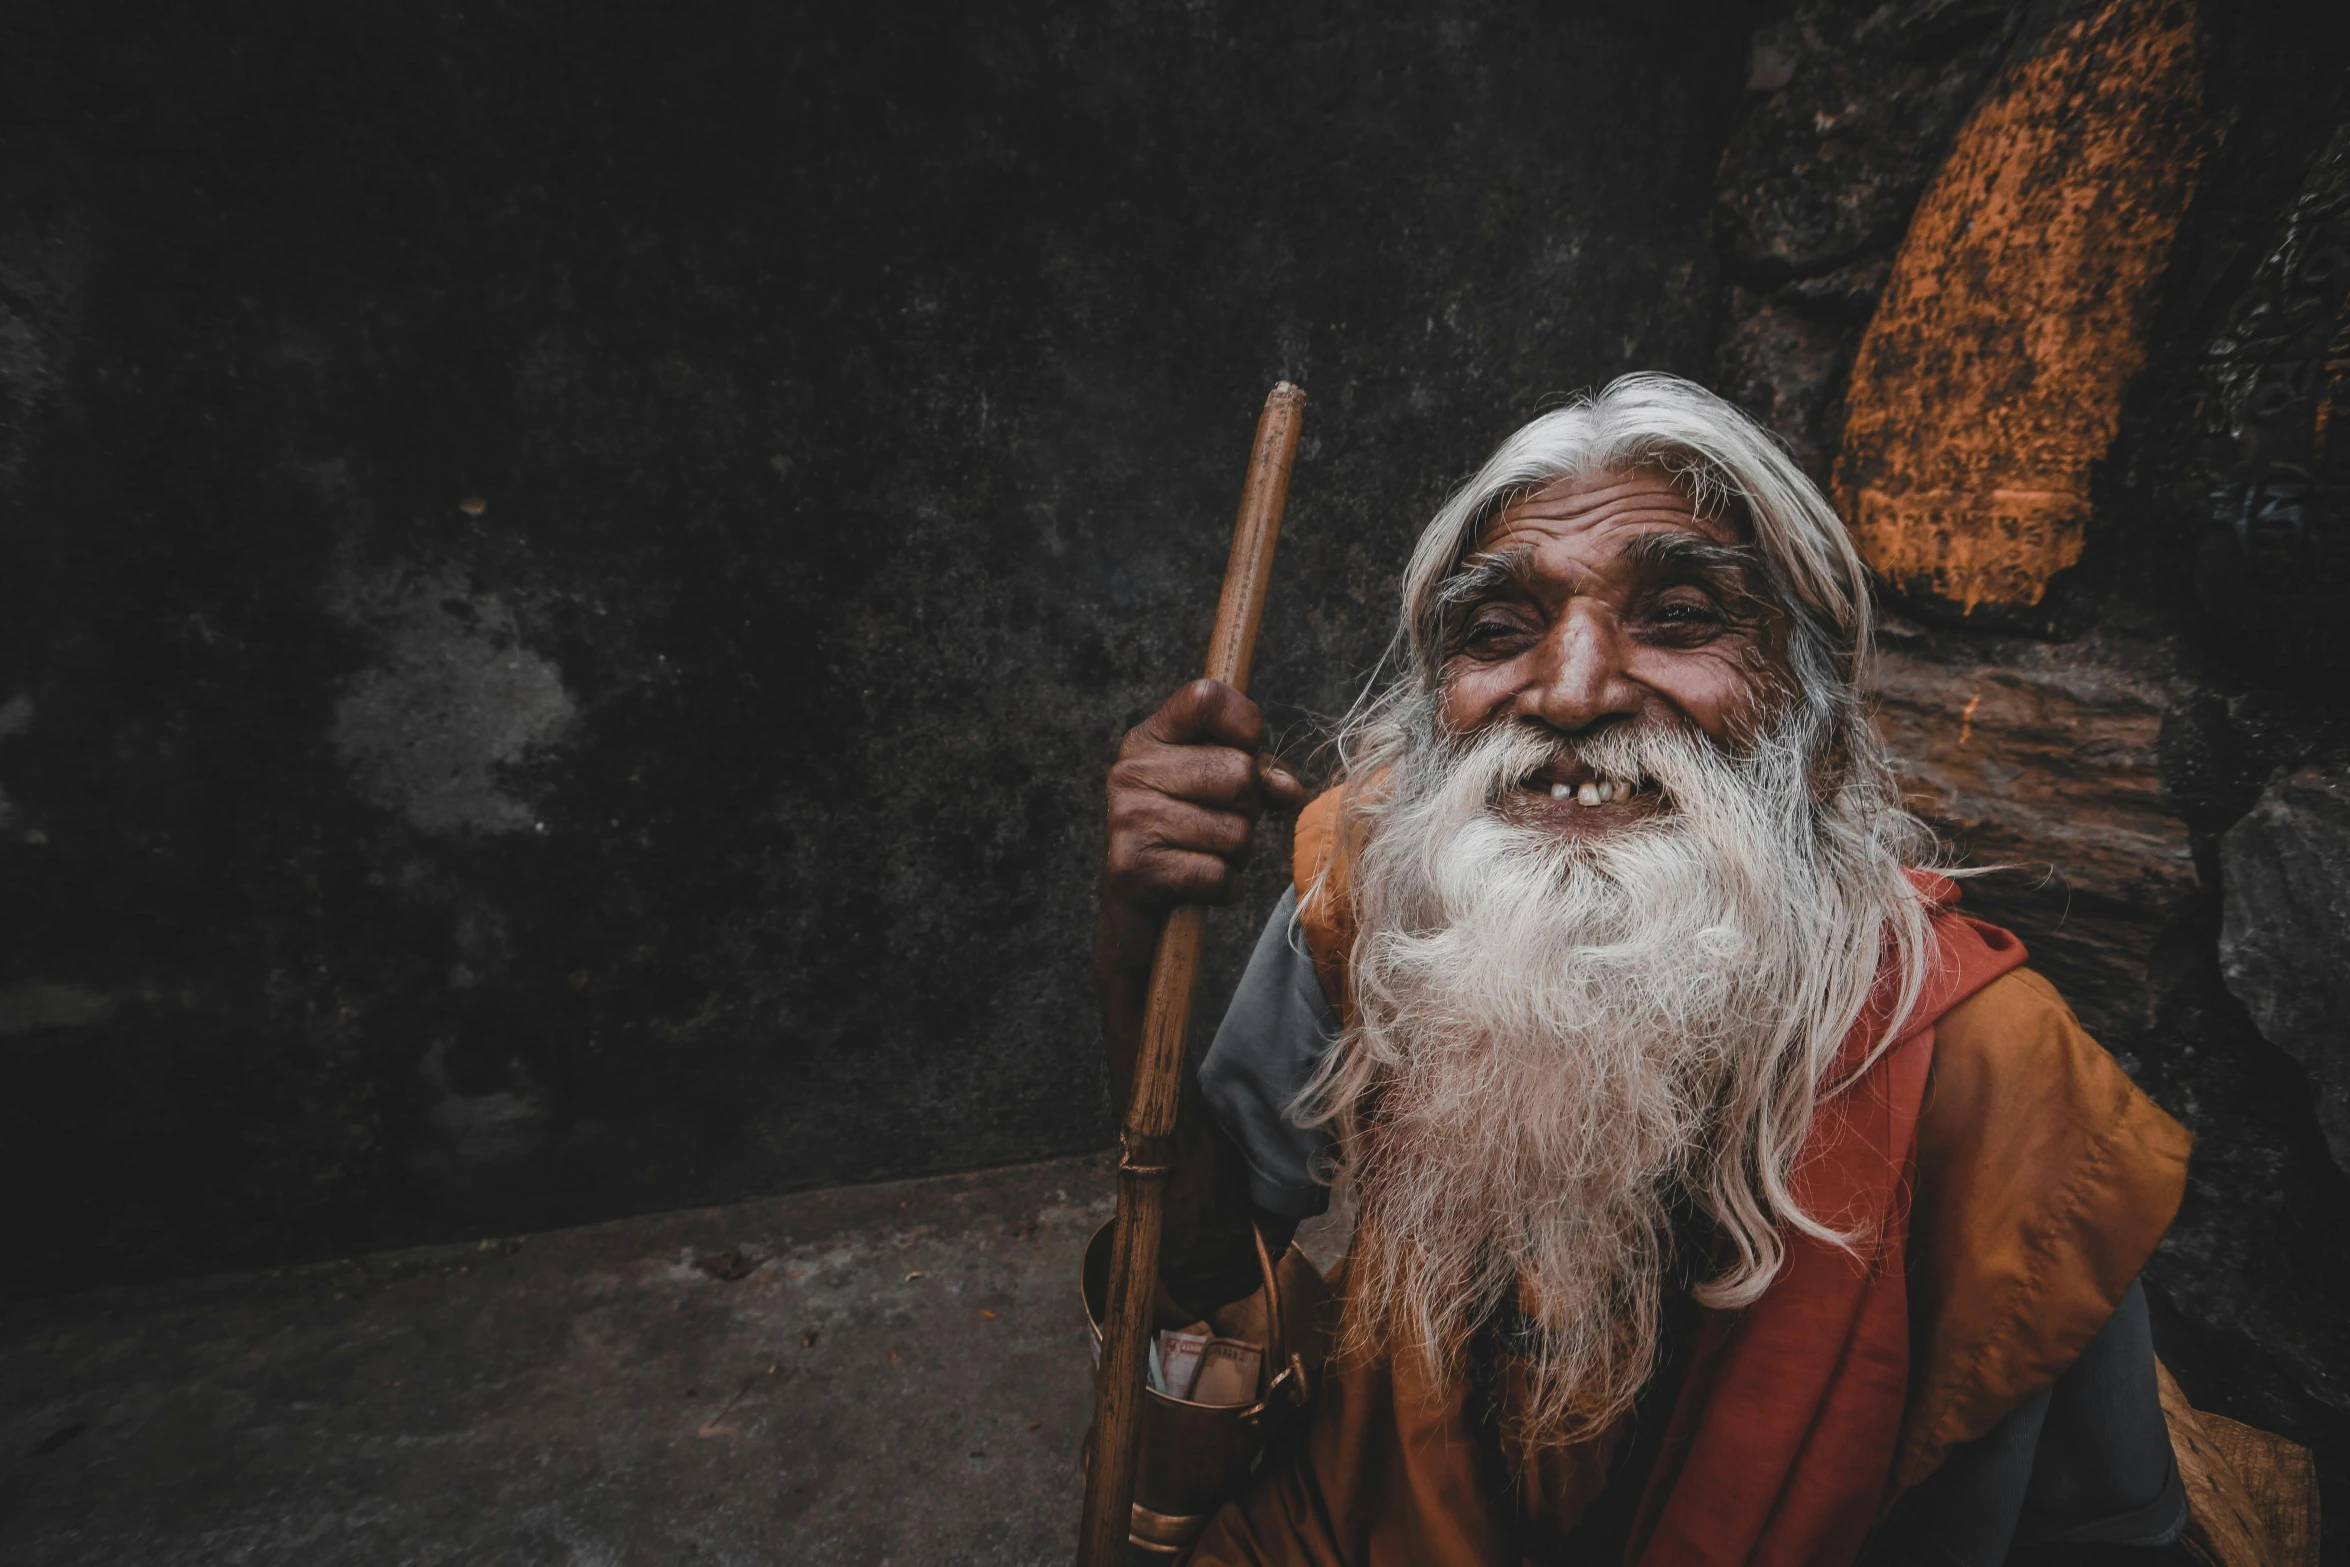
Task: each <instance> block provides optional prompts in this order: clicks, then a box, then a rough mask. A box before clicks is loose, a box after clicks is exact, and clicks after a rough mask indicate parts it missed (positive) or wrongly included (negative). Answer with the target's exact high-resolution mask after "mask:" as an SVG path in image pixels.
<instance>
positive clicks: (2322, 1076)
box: [2219, 767, 2350, 1170]
mask: <svg viewBox="0 0 2350 1567" xmlns="http://www.w3.org/2000/svg"><path fill="white" fill-rule="evenodd" d="M2220 872H2221V876H2222V878H2223V881H2222V886H2223V891H2222V904H2221V906H2222V910H2223V913H2222V917H2221V921H2220V934H2219V955H2220V968H2221V971H2222V972H2223V973H2225V974H2226V975H2227V979H2228V989H2229V990H2231V991H2233V992H2234V993H2235V996H2236V999H2237V1000H2239V1001H2241V1002H2243V1003H2244V1010H2245V1011H2247V1012H2249V1013H2250V1014H2251V1015H2252V1021H2253V1023H2254V1024H2255V1025H2256V1026H2258V1028H2259V1029H2260V1032H2261V1037H2263V1038H2264V1039H2266V1040H2268V1042H2269V1043H2270V1044H2272V1045H2275V1046H2276V1047H2277V1048H2278V1049H2279V1050H2282V1051H2284V1052H2285V1053H2286V1054H2288V1055H2290V1056H2292V1057H2293V1058H2294V1059H2295V1060H2297V1061H2299V1062H2300V1063H2301V1064H2302V1066H2303V1067H2304V1068H2306V1069H2307V1071H2308V1073H2309V1081H2310V1086H2311V1087H2312V1088H2313V1089H2314V1090H2315V1093H2316V1110H2317V1119H2318V1124H2319V1125H2321V1126H2323V1127H2324V1128H2325V1131H2326V1141H2327V1142H2328V1144H2329V1145H2330V1146H2331V1147H2332V1149H2333V1155H2334V1162H2335V1163H2336V1164H2338V1165H2340V1166H2341V1167H2342V1168H2343V1169H2344V1170H2350V768H2339V767H2335V768H2318V767H2308V768H2303V769H2301V770H2300V771H2298V772H2294V773H2289V774H2287V775H2286V776H2284V777H2282V778H2279V779H2278V780H2276V782H2274V783H2272V784H2271V785H2269V787H2268V789H2267V791H2266V792H2265V793H2263V794H2262V795H2261V797H2260V803H2259V804H2258V805H2256V806H2254V807H2253V808H2252V810H2251V811H2250V812H2249V813H2247V814H2246V816H2245V817H2244V819H2243V820H2242V821H2240V822H2238V823H2236V825H2235V826H2233V827H2230V828H2229V829H2228V830H2227V835H2226V836H2225V837H2223V838H2222V839H2221V840H2220Z"/></svg>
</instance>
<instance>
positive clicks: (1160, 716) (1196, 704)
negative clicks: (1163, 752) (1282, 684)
mask: <svg viewBox="0 0 2350 1567" xmlns="http://www.w3.org/2000/svg"><path fill="white" fill-rule="evenodd" d="M1142 729H1143V733H1145V734H1146V735H1148V736H1150V738H1152V739H1154V740H1159V741H1163V742H1165V743H1166V744H1168V745H1228V746H1231V747H1233V748H1234V749H1236V750H1241V751H1247V752H1249V753H1251V754H1252V755H1253V754H1254V753H1255V752H1256V751H1257V749H1258V748H1259V747H1261V746H1262V745H1263V744H1264V743H1265V715H1264V714H1263V713H1262V712H1260V711H1259V710H1258V708H1257V704H1256V703H1254V702H1252V701H1250V700H1249V699H1248V698H1247V697H1245V696H1243V695H1241V694H1240V693H1239V692H1238V691H1235V690H1233V689H1232V687H1230V686H1228V685H1226V684H1225V683H1224V682H1223V681H1221V680H1194V681H1193V682H1192V683H1191V684H1189V685H1187V686H1185V687H1183V688H1182V689H1181V690H1179V691H1177V692H1176V693H1175V694H1174V695H1173V696H1171V697H1169V698H1167V700H1166V701H1165V702H1163V703H1161V704H1160V705H1159V710H1158V711H1157V712H1155V713H1153V714H1151V716H1150V717H1148V718H1146V719H1144V720H1143V722H1142Z"/></svg>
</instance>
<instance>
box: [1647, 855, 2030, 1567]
mask: <svg viewBox="0 0 2350 1567" xmlns="http://www.w3.org/2000/svg"><path fill="white" fill-rule="evenodd" d="M1918 879H1919V884H1920V888H1921V890H1923V891H1924V892H1926V894H1927V896H1928V897H1929V898H1930V899H1932V901H1933V907H1934V911H1935V912H1934V935H1935V937H1936V941H1937V947H1938V951H1939V956H1940V961H1939V963H1938V964H1937V965H1936V967H1935V970H1934V972H1933V973H1932V974H1931V975H1930V976H1929V977H1928V980H1927V984H1926V988H1925V993H1924V994H1923V995H1922V996H1921V997H1920V998H1919V1001H1918V1005H1917V1008H1916V1010H1915V1012H1914V1013H1912V1015H1911V1017H1910V1020H1909V1024H1908V1027H1907V1030H1906V1031H1905V1032H1904V1033H1903V1035H1902V1037H1901V1039H1900V1040H1899V1041H1898V1042H1897V1043H1896V1044H1895V1045H1894V1046H1893V1048H1892V1049H1890V1050H1888V1051H1886V1052H1885V1053H1884V1054H1883V1055H1881V1056H1879V1057H1878V1058H1877V1060H1876V1062H1875V1063H1874V1064H1873V1065H1871V1066H1870V1067H1869V1069H1868V1070H1867V1071H1866V1072H1865V1073H1863V1074H1862V1076H1861V1078H1860V1080H1859V1081H1858V1082H1856V1083H1854V1084H1852V1085H1851V1086H1850V1087H1849V1088H1846V1089H1845V1090H1844V1091H1843V1092H1841V1093H1839V1094H1837V1095H1836V1096H1835V1097H1833V1098H1831V1099H1829V1100H1828V1101H1827V1102H1826V1103H1824V1104H1822V1105H1821V1106H1820V1109H1819V1114H1818V1116H1817V1118H1816V1119H1815V1120H1814V1121H1813V1122H1812V1128H1811V1135H1810V1137H1809V1138H1808V1139H1807V1140H1806V1141H1805V1143H1804V1151H1803V1156H1802V1159H1801V1161H1800V1162H1799V1163H1798V1164H1797V1166H1796V1169H1795V1174H1794V1177H1793V1180H1792V1183H1791V1184H1792V1185H1793V1187H1794V1191H1795V1197H1796V1200H1797V1202H1799V1203H1800V1204H1801V1205H1802V1207H1803V1210H1804V1211H1805V1212H1806V1213H1809V1214H1811V1215H1813V1216H1814V1217H1816V1218H1819V1219H1821V1220H1823V1221H1824V1222H1826V1223H1827V1224H1829V1225H1830V1226H1831V1227H1832V1228H1835V1229H1837V1230H1840V1231H1843V1232H1845V1233H1847V1234H1850V1235H1853V1236H1855V1237H1857V1238H1858V1239H1856V1242H1855V1246H1856V1249H1857V1251H1858V1252H1859V1255H1858V1256H1857V1257H1856V1256H1855V1255H1854V1254H1853V1253H1852V1252H1847V1251H1843V1250H1841V1249H1839V1248H1837V1247H1834V1246H1830V1245H1827V1244H1825V1243H1823V1242H1820V1241H1816V1240H1813V1239H1811V1238H1810V1237H1808V1236H1803V1235H1794V1234H1790V1235H1789V1236H1788V1237H1787V1260H1786V1265H1785V1267H1784V1268H1783V1269H1782V1270H1781V1271H1780V1274H1779V1276H1778V1278H1776V1279H1774V1280H1773V1281H1772V1283H1771V1287H1770V1288H1769V1289H1768V1290H1767V1291H1765V1292H1764V1294H1763V1297H1762V1299H1760V1300H1758V1301H1756V1302H1755V1303H1754V1304H1753V1305H1752V1306H1749V1307H1747V1308H1746V1309H1745V1310H1744V1311H1738V1312H1724V1311H1708V1312H1706V1313H1705V1316H1704V1319H1703V1325H1702V1326H1701V1328H1700V1329H1699V1333H1698V1340H1697V1346H1696V1348H1695V1350H1694V1352H1693V1358H1692V1360H1691V1364H1690V1369H1689V1375H1688V1378H1687V1380H1686V1381H1685V1382H1684V1383H1683V1386H1682V1391H1681V1395H1680V1397H1679V1399H1678V1400H1677V1401H1676V1402H1675V1404H1674V1406H1673V1413H1672V1419H1671V1423H1670V1424H1669V1425H1668V1426H1667V1427H1666V1431H1665V1439H1664V1446H1663V1448H1662V1450H1661V1451H1660V1452H1659V1453H1658V1455H1657V1460H1656V1466H1655V1468H1654V1469H1652V1470H1651V1471H1650V1472H1649V1477H1648V1485H1647V1490H1646V1491H1645V1492H1644V1494H1643V1495H1642V1497H1641V1502H1640V1511H1639V1515H1638V1519H1637V1521H1636V1522H1635V1524H1634V1526H1633V1530H1632V1538H1631V1543H1630V1545H1629V1547H1628V1548H1627V1550H1626V1553H1625V1561H1626V1562H1627V1564H1637V1567H1730V1564H1733V1563H1739V1564H1745V1567H1836V1564H1841V1563H1847V1562H1850V1561H1852V1560H1853V1558H1854V1557H1855V1556H1857V1555H1858V1554H1859V1552H1860V1546H1861V1540H1862V1537H1863V1536H1864V1535H1866V1534H1867V1533H1868V1529H1869V1526H1870V1525H1871V1524H1872V1523H1874V1522H1875V1521H1876V1518H1877V1513H1878V1510H1879V1507H1880V1505H1881V1504H1882V1502H1883V1501H1884V1497H1885V1492H1886V1486H1887V1483H1888V1481H1889V1480H1890V1479H1891V1477H1892V1470H1893V1451H1894V1446H1895V1442H1896V1439H1897V1437H1898V1435H1899V1432H1900V1427H1901V1415H1902V1408H1903V1404H1904V1401H1905V1399H1906V1398H1907V1396H1908V1391H1909V1289H1908V1281H1907V1278H1906V1276H1905V1273H1904V1267H1903V1264H1904V1261H1905V1258H1906V1255H1907V1250H1908V1240H1909V1191H1910V1178H1911V1174H1912V1172H1913V1170H1914V1168H1915V1156H1916V1148H1917V1126H1918V1111H1919V1108H1920V1107H1921V1105H1922V1104H1923V1103H1924V1100H1925V1090H1926V1074H1927V1070H1928V1068H1929V1067H1931V1066H1932V1064H1933V1060H1934V1023H1935V1020H1936V1019H1938V1018H1939V1017H1941V1015H1942V1014H1943V1013H1945V1012H1947V1011H1949V1010H1950V1009H1951V1008H1952V1007H1954V1006H1956V1005H1958V1003H1959V1002H1961V1001H1964V1000H1965V999H1966V998H1967V997H1969V996H1971V995H1973V994H1974V993H1975V992H1977V991H1979V990H1981V989H1982V988H1983V987H1984V986H1986V985H1988V984H1990V983H1991V982H1992V981H1993V980H1995V979H1997V978H1999V977H2000V976H2001V975H2002V974H2005V973H2007V972H2009V971H2010V970H2012V969H2016V968H2020V967H2022V966H2023V963H2024V946H2023V943H2022V942H2020V941H2018V940H2016V938H2015V937H2014V936H2013V935H2011V934H2009V933H2008V932H2006V931H2004V930H2001V929H2000V928H1999V927H1997V926H1995V925H1986V924H1984V923H1983V922H1982V921H1980V920H1975V919H1969V918H1968V917H1966V916H1965V915H1963V914H1957V913H1953V912H1951V911H1950V908H1949V905H1950V904H1951V903H1953V902H1955V901H1956V889H1954V888H1953V887H1952V886H1951V884H1950V883H1949V882H1947V881H1945V880H1943V879H1942V878H1941V877H1938V876H1935V877H1922V876H1921V877H1919V878H1918ZM1881 989H1882V987H1881ZM1885 1002H1886V998H1885V997H1884V996H1883V995H1882V994H1881V993H1880V995H1879V996H1878V997H1877V998H1876V999H1875V1000H1873V1001H1872V1002H1871V1004H1870V1006H1869V1008H1868V1009H1867V1010H1866V1011H1864V1012H1863V1013H1862V1015H1861V1019H1860V1021H1859V1022H1858V1023H1857V1024H1855V1025H1854V1027H1853V1030H1852V1033H1851V1034H1850V1035H1849V1036H1848V1037H1847V1038H1846V1040H1845V1042H1844V1046H1843V1049H1842V1051H1841V1052H1840V1054H1839V1065H1840V1066H1842V1067H1843V1068H1844V1069H1846V1070H1849V1069H1850V1067H1851V1066H1852V1065H1854V1064H1857V1063H1858V1062H1859V1061H1861V1060H1862V1059H1864V1058H1865V1057H1866V1054H1867V1051H1868V1049H1869V1047H1870V1046H1871V1045H1872V1044H1873V1043H1874V1041H1875V1040H1876V1038H1877V1037H1878V1035H1879V1033H1880V1032H1881V1031H1882V1029H1883V1027H1884V1023H1885Z"/></svg>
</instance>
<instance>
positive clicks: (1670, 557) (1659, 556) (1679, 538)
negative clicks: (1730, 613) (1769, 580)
mask: <svg viewBox="0 0 2350 1567" xmlns="http://www.w3.org/2000/svg"><path fill="white" fill-rule="evenodd" d="M1617 554H1618V558H1619V559H1621V560H1623V561H1624V562H1625V563H1626V564H1627V565H1631V566H1636V567H1639V568H1640V569H1642V570H1644V571H1648V572H1651V573H1655V574H1658V575H1671V576H1677V577H1681V578H1683V579H1686V580H1695V581H1698V582H1702V583H1703V584H1704V585H1705V586H1707V587H1709V588H1711V589H1713V590H1714V591H1715V592H1716V593H1719V594H1721V595H1723V596H1724V597H1725V598H1732V599H1753V600H1756V601H1757V602H1760V599H1761V595H1760V594H1759V593H1758V591H1757V590H1758V589H1759V588H1760V587H1761V585H1762V581H1763V569H1762V557H1761V556H1760V555H1759V554H1757V553H1756V552H1755V550H1754V549H1753V548H1752V547H1751V546H1749V545H1744V544H1723V543H1720V542H1718V541H1717V540H1714V539H1708V538H1704V537H1701V536H1700V535H1698V534H1694V533H1643V534H1641V535H1639V536H1638V537H1636V538H1633V539H1630V540H1627V541H1626V542H1625V544H1624V546H1623V548H1622V549H1621V550H1619V551H1618V552H1617Z"/></svg>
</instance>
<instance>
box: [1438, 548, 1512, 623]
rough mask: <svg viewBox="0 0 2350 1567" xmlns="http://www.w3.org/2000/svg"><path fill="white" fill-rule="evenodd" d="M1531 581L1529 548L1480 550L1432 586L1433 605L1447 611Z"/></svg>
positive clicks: (1440, 610) (1483, 599)
mask: <svg viewBox="0 0 2350 1567" xmlns="http://www.w3.org/2000/svg"><path fill="white" fill-rule="evenodd" d="M1533 582H1534V552H1533V550H1531V549H1526V548H1520V549H1514V550H1483V551H1480V552H1479V553H1477V554H1475V555H1471V556H1470V557H1469V558H1468V559H1467V560H1464V561H1462V562H1461V564H1460V567H1459V568H1458V569H1457V570H1455V571H1454V572H1453V574H1452V575H1451V576H1449V577H1447V578H1445V579H1444V583H1443V585H1442V586H1440V587H1439V588H1437V590H1436V607H1437V609H1438V611H1439V612H1441V613H1449V612H1451V611H1454V610H1458V609H1464V608H1466V607H1468V606H1469V605H1471V604H1478V603H1482V602H1484V601H1485V600H1486V599H1489V598H1491V597H1493V596H1494V595H1495V594H1496V593H1499V592H1501V591H1502V590H1503V589H1505V588H1518V589H1521V590H1524V589H1530V588H1531V587H1532V586H1533Z"/></svg>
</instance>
